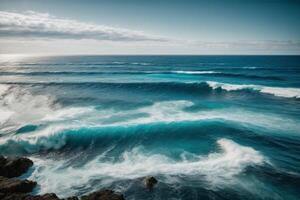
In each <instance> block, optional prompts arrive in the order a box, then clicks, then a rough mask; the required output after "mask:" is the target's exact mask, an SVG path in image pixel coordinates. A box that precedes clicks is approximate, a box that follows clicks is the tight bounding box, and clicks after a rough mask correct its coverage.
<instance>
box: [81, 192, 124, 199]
mask: <svg viewBox="0 0 300 200" xmlns="http://www.w3.org/2000/svg"><path fill="white" fill-rule="evenodd" d="M81 200H125V199H124V197H123V195H122V194H119V193H115V192H114V191H112V190H99V191H96V192H93V193H91V194H89V195H86V196H82V197H81Z"/></svg>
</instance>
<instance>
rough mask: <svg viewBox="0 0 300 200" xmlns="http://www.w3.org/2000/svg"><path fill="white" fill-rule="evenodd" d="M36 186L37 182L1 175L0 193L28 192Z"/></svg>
mask: <svg viewBox="0 0 300 200" xmlns="http://www.w3.org/2000/svg"><path fill="white" fill-rule="evenodd" d="M35 186H36V182H34V181H29V180H18V179H16V178H10V179H9V178H6V177H2V176H0V193H4V194H7V193H9V194H12V193H28V192H31V191H32V190H33V188H34V187H35Z"/></svg>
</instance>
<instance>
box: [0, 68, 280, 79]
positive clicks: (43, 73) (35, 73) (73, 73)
mask: <svg viewBox="0 0 300 200" xmlns="http://www.w3.org/2000/svg"><path fill="white" fill-rule="evenodd" d="M106 74H108V75H109V74H111V75H122V74H124V75H138V74H141V75H143V74H178V75H180V74H182V75H200V76H211V77H231V78H246V79H257V80H284V79H282V78H280V77H276V76H258V75H251V74H241V73H227V72H220V71H146V70H145V71H135V70H130V71H41V72H39V71H32V72H18V71H2V72H1V71H0V76H11V75H20V76H56V75H65V76H80V75H87V76H88V75H106Z"/></svg>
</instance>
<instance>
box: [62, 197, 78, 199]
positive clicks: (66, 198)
mask: <svg viewBox="0 0 300 200" xmlns="http://www.w3.org/2000/svg"><path fill="white" fill-rule="evenodd" d="M65 200H79V199H78V197H68V198H66V199H65Z"/></svg>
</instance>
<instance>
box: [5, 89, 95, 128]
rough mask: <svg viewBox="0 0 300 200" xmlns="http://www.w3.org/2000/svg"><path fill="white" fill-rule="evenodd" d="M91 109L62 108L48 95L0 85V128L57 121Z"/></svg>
mask: <svg viewBox="0 0 300 200" xmlns="http://www.w3.org/2000/svg"><path fill="white" fill-rule="evenodd" d="M92 109H93V108H91V107H71V108H68V107H66V108H62V107H61V106H60V105H59V104H58V103H55V98H54V97H52V96H49V95H39V94H32V93H31V92H30V91H28V90H27V89H25V88H21V87H18V86H11V87H8V86H6V85H0V113H1V116H0V128H1V129H4V128H6V127H15V128H18V127H19V126H22V125H25V124H32V123H33V124H34V123H37V124H39V123H42V122H44V121H59V120H66V119H70V118H75V117H76V116H79V115H82V114H84V113H86V112H90V111H91V110H92Z"/></svg>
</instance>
